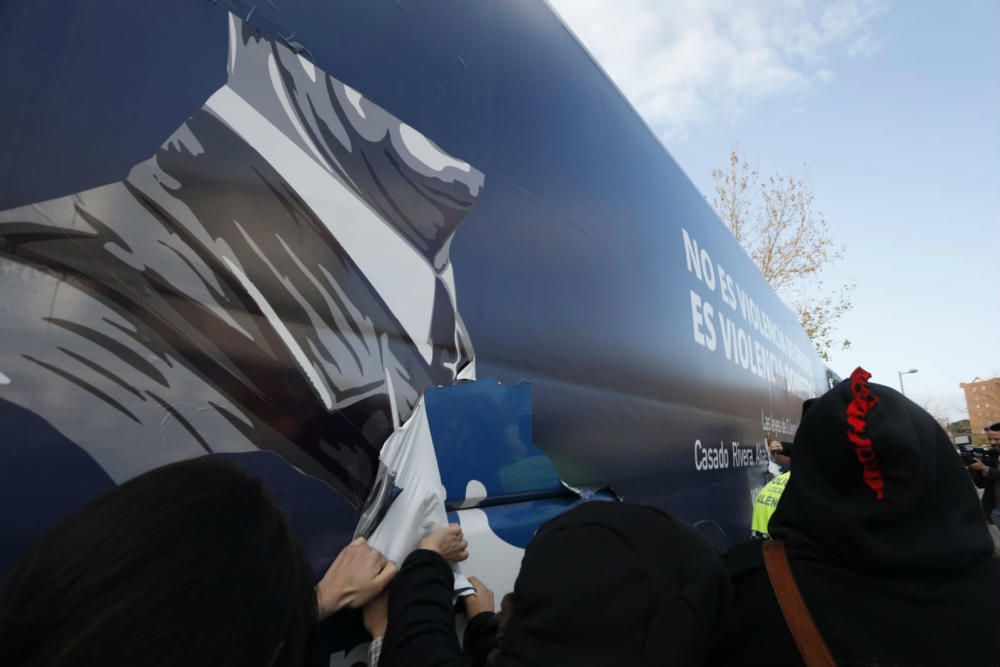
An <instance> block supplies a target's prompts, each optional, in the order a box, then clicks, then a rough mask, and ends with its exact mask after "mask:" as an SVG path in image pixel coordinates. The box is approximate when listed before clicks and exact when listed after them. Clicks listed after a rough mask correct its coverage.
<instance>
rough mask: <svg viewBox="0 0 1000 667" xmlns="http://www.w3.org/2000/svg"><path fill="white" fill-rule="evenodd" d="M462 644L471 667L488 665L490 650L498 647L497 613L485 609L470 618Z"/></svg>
mask: <svg viewBox="0 0 1000 667" xmlns="http://www.w3.org/2000/svg"><path fill="white" fill-rule="evenodd" d="M462 645H463V646H464V647H465V652H466V654H467V655H468V656H469V662H470V664H471V667H486V659H487V658H489V655H490V651H492V650H493V649H495V648H496V647H497V615H496V614H494V613H493V612H492V611H484V612H481V613H479V614H476V615H475V616H473V617H472V618H470V619H469V623H468V624H467V625H466V626H465V637H464V641H463V642H462Z"/></svg>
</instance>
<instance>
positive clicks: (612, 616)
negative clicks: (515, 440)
mask: <svg viewBox="0 0 1000 667" xmlns="http://www.w3.org/2000/svg"><path fill="white" fill-rule="evenodd" d="M451 595H452V579H451V570H450V569H449V568H448V566H447V564H446V563H445V562H444V560H443V559H442V558H441V557H440V556H438V555H437V554H435V553H433V552H429V551H423V550H418V551H415V552H414V553H413V554H411V555H410V556H409V557H408V558H407V559H406V561H405V562H404V563H403V566H402V568H401V569H400V572H399V574H398V575H397V576H396V578H395V579H394V580H393V582H392V584H391V585H390V587H389V626H388V631H387V632H386V635H385V640H384V643H383V645H382V656H381V659H380V667H402V666H405V667H468V666H469V665H473V666H475V665H481V664H483V663H484V662H485V658H486V655H487V653H489V652H490V650H492V649H493V648H494V646H493V644H494V642H492V641H491V639H494V638H495V632H496V626H495V624H491V622H492V619H491V618H490V616H491V615H490V614H488V613H483V614H480V615H479V616H477V617H476V618H474V619H472V621H471V622H470V623H469V626H468V629H467V630H466V633H465V647H466V650H467V651H469V654H467V655H463V654H462V652H461V650H460V649H459V646H458V640H457V638H456V636H455V631H454V617H453V614H452V612H451ZM731 604H732V589H731V587H730V585H729V579H728V578H727V576H726V571H725V567H724V566H723V564H722V560H721V559H720V558H719V556H718V555H717V554H716V553H715V551H714V550H713V549H712V547H711V546H710V545H709V544H708V542H707V541H705V539H704V538H702V537H701V536H700V535H699V534H698V533H697V532H696V531H695V530H694V529H692V528H690V527H689V526H687V525H685V524H682V523H680V522H679V521H676V520H675V519H673V518H672V517H670V516H669V515H668V514H666V513H665V512H662V511H660V510H656V509H653V508H649V507H642V506H639V505H630V504H625V503H612V502H589V503H584V504H583V505H580V506H578V507H576V508H574V509H572V510H570V511H569V512H566V513H565V514H563V515H561V516H559V517H556V518H555V519H552V520H551V521H548V522H547V523H545V524H544V525H543V526H542V527H541V528H540V529H539V530H538V533H537V534H536V535H535V537H534V538H533V539H532V541H531V543H530V544H529V545H528V548H527V550H526V551H525V554H524V559H523V561H522V563H521V572H520V574H519V575H518V578H517V582H516V583H515V585H514V595H513V604H512V609H511V613H510V616H509V619H508V621H507V623H506V629H505V633H504V636H503V639H502V641H501V642H500V645H499V654H498V657H497V659H496V664H497V667H661V666H662V667H667V666H670V667H697V666H700V665H703V664H704V661H705V657H706V655H707V654H708V651H709V650H710V648H711V646H712V645H713V644H714V643H715V640H716V639H717V636H718V633H719V630H720V628H721V627H722V622H721V620H720V619H721V618H722V616H723V615H724V614H725V613H726V612H727V611H728V610H729V608H730V606H731ZM490 633H492V637H490V636H487V635H489V634H490Z"/></svg>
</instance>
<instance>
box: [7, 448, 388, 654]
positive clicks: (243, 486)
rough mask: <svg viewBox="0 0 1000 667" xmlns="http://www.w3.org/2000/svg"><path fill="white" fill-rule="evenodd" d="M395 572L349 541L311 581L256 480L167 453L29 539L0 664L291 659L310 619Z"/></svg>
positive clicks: (359, 598) (10, 601) (11, 584)
mask: <svg viewBox="0 0 1000 667" xmlns="http://www.w3.org/2000/svg"><path fill="white" fill-rule="evenodd" d="M395 572H396V567H395V564H393V563H392V562H391V561H388V560H386V558H385V557H384V556H383V555H382V554H381V553H379V552H378V551H377V550H375V549H373V548H372V547H370V546H368V545H367V544H366V543H365V541H364V540H361V539H359V540H356V541H355V542H353V543H351V544H350V545H348V546H347V547H345V548H344V549H343V550H342V551H341V552H340V554H339V555H338V556H337V558H336V559H335V560H334V562H333V564H332V565H331V566H330V567H329V569H328V570H327V572H326V574H325V575H324V576H323V578H322V580H321V581H320V583H319V584H318V585H317V586H315V587H314V577H313V571H312V568H311V567H310V565H309V562H308V561H307V560H306V557H305V554H304V552H303V550H302V547H301V546H300V545H299V543H298V541H297V540H296V539H295V537H294V535H293V534H292V531H291V530H290V528H289V526H288V523H287V522H286V520H285V518H284V516H283V515H282V512H281V510H280V509H279V508H278V506H277V504H276V503H275V501H274V500H273V499H272V497H271V496H270V495H269V494H268V492H267V490H266V489H265V488H264V485H263V483H262V482H261V481H260V480H258V479H256V478H254V477H251V476H250V475H248V474H247V473H245V472H244V471H243V470H241V469H240V468H238V467H236V466H235V465H234V464H232V463H228V462H225V461H222V460H219V459H216V458H213V457H202V458H199V459H193V460H189V461H183V462H180V463H174V464H171V465H167V466H164V467H161V468H157V469H155V470H153V471H150V472H148V473H145V474H143V475H140V476H139V477H136V478H134V479H132V480H130V481H128V482H126V483H125V484H123V485H122V486H120V487H118V488H117V489H114V490H113V491H111V492H109V493H108V494H106V495H104V496H102V497H101V498H98V499H97V500H95V501H94V502H92V503H91V504H90V505H88V506H86V507H85V508H84V509H82V510H81V511H79V512H78V513H77V514H75V515H73V516H71V517H70V518H68V519H67V520H66V521H64V522H63V523H62V524H61V525H60V526H59V527H57V528H56V529H55V530H53V531H52V532H51V533H50V534H48V535H47V536H46V537H44V538H43V539H42V540H41V541H40V542H39V543H38V544H36V545H35V546H34V548H33V549H32V550H31V552H30V553H29V554H28V555H27V556H26V557H25V559H24V560H23V562H22V563H21V565H20V566H19V567H18V568H17V569H16V570H15V571H14V573H13V574H12V575H11V577H10V579H9V581H8V583H7V587H6V590H5V591H4V592H3V595H2V597H0V665H11V666H13V665H18V666H20V667H35V666H37V667H42V666H44V667H78V666H80V665H101V666H102V667H134V666H136V665H145V666H152V667H174V666H176V667H202V666H204V667H208V666H211V667H226V666H232V667H236V666H237V665H238V666H239V667H255V666H257V667H285V666H287V667H300V666H301V665H303V664H305V662H306V659H307V657H308V656H307V654H308V651H309V644H310V637H311V635H312V633H313V631H314V628H315V626H316V621H317V620H318V619H320V618H324V617H326V616H330V615H332V614H334V613H336V612H337V611H339V610H341V609H344V608H346V607H361V606H362V605H364V604H365V603H367V602H368V601H369V600H370V599H371V598H373V597H374V596H376V595H378V594H379V593H380V592H381V591H382V590H383V589H384V588H385V587H386V586H387V585H388V583H389V581H390V580H391V579H392V577H393V575H394V574H395Z"/></svg>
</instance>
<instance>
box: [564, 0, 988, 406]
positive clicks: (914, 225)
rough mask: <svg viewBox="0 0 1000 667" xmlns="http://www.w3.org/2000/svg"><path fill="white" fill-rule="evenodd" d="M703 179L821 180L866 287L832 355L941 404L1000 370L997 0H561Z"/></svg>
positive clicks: (834, 273)
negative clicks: (721, 172)
mask: <svg viewBox="0 0 1000 667" xmlns="http://www.w3.org/2000/svg"><path fill="white" fill-rule="evenodd" d="M552 4H553V6H554V7H555V9H556V10H557V11H558V12H559V13H560V14H561V15H562V16H563V18H564V20H566V21H567V23H568V24H569V25H570V27H571V28H572V29H573V30H574V32H576V34H577V35H578V36H579V37H580V39H581V40H582V41H583V42H584V44H585V45H586V46H587V48H588V49H590V51H591V52H592V53H593V54H594V56H595V57H596V58H597V60H598V61H599V62H600V63H601V64H602V65H603V66H604V68H605V69H606V70H607V71H608V74H609V75H610V76H611V77H612V78H613V79H614V80H615V81H616V83H617V84H618V85H619V87H620V88H621V89H622V90H623V92H624V93H625V94H626V95H627V96H628V97H629V99H630V100H631V101H632V102H633V104H634V105H635V106H636V108H637V109H638V110H639V112H640V113H641V114H642V115H643V117H644V118H645V119H646V121H647V122H648V123H649V125H650V126H651V127H652V128H653V130H654V132H656V133H657V135H658V136H659V137H660V138H661V140H662V141H663V143H664V145H665V146H666V147H667V149H668V150H669V151H670V152H671V154H672V155H673V156H674V158H675V159H676V160H677V161H678V162H679V163H680V165H681V166H682V167H683V168H684V170H685V171H686V172H687V173H688V175H689V176H690V177H691V179H692V180H693V181H694V183H695V184H696V185H697V186H698V188H699V189H701V191H702V192H703V193H710V192H711V189H712V179H711V171H712V169H713V168H716V167H721V166H724V165H725V163H726V161H727V157H728V154H729V151H730V149H731V148H733V147H738V148H739V149H740V150H741V151H742V152H743V153H744V154H745V155H746V156H747V157H748V158H749V159H750V160H751V161H752V162H753V163H755V164H756V166H758V167H759V168H760V170H761V172H762V173H764V174H769V173H773V172H776V171H782V172H786V173H791V174H794V175H803V174H806V175H807V177H808V181H809V183H810V184H811V185H812V188H813V191H814V193H815V195H816V202H815V203H816V208H817V209H818V210H819V211H821V212H822V213H823V214H824V216H825V217H826V219H827V221H828V223H829V225H830V228H831V231H832V233H833V236H834V238H835V239H836V240H837V241H838V242H839V243H841V244H843V245H844V246H845V253H844V259H843V260H842V261H841V262H839V263H838V264H837V265H836V266H834V267H833V268H831V269H830V270H829V271H828V272H827V274H826V276H825V278H824V279H825V281H826V282H827V284H829V285H835V284H842V283H845V282H853V283H856V284H857V288H856V289H855V292H854V297H853V303H854V308H853V310H852V311H851V312H849V313H848V314H847V315H846V316H845V317H844V319H843V321H842V324H841V326H840V328H839V332H838V335H839V336H841V337H844V338H848V339H850V340H851V341H852V343H853V345H852V348H851V349H850V350H848V351H837V352H835V353H834V354H833V359H832V363H831V365H832V366H833V368H834V369H835V370H836V371H838V372H839V373H841V374H842V375H846V374H847V373H849V372H850V371H851V370H852V369H853V368H854V367H855V366H857V365H863V366H865V367H866V368H867V369H868V370H869V371H871V372H872V373H873V376H874V377H873V380H874V381H876V382H881V383H883V384H889V385H892V386H895V387H896V388H898V377H897V374H896V371H897V370H901V369H902V370H905V369H909V368H917V369H919V373H917V374H913V375H907V376H906V377H905V380H904V381H905V383H906V391H907V394H908V395H910V396H911V397H912V398H914V399H915V400H917V401H918V402H920V403H921V404H923V405H924V406H925V407H927V408H928V409H929V410H930V411H931V412H932V413H934V414H936V415H942V416H951V417H953V418H959V417H965V416H966V414H965V401H964V396H963V394H962V391H961V389H960V388H959V386H958V385H959V382H963V381H969V380H972V379H973V378H974V377H976V376H982V377H993V376H996V375H1000V2H997V1H996V0H992V1H986V0H978V1H977V0H971V1H969V2H964V3H960V4H954V5H953V4H950V3H938V2H924V1H921V2H914V1H907V2H903V1H901V0H897V1H896V2H887V1H884V0H832V1H830V2H818V1H815V0H773V1H769V2H747V1H744V2H732V1H730V0H676V1H675V0H671V1H666V0H552Z"/></svg>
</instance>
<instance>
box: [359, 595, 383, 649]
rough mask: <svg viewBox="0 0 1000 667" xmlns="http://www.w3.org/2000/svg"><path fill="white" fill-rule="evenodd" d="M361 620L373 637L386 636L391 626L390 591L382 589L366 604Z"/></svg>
mask: <svg viewBox="0 0 1000 667" xmlns="http://www.w3.org/2000/svg"><path fill="white" fill-rule="evenodd" d="M361 620H362V621H363V622H364V624H365V630H367V631H368V634H370V635H371V636H372V638H373V639H374V638H375V637H384V636H385V630H386V628H387V627H388V626H389V591H382V592H381V593H379V594H378V595H376V596H375V597H374V598H372V599H371V601H369V602H368V604H366V605H365V608H364V609H362V610H361Z"/></svg>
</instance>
